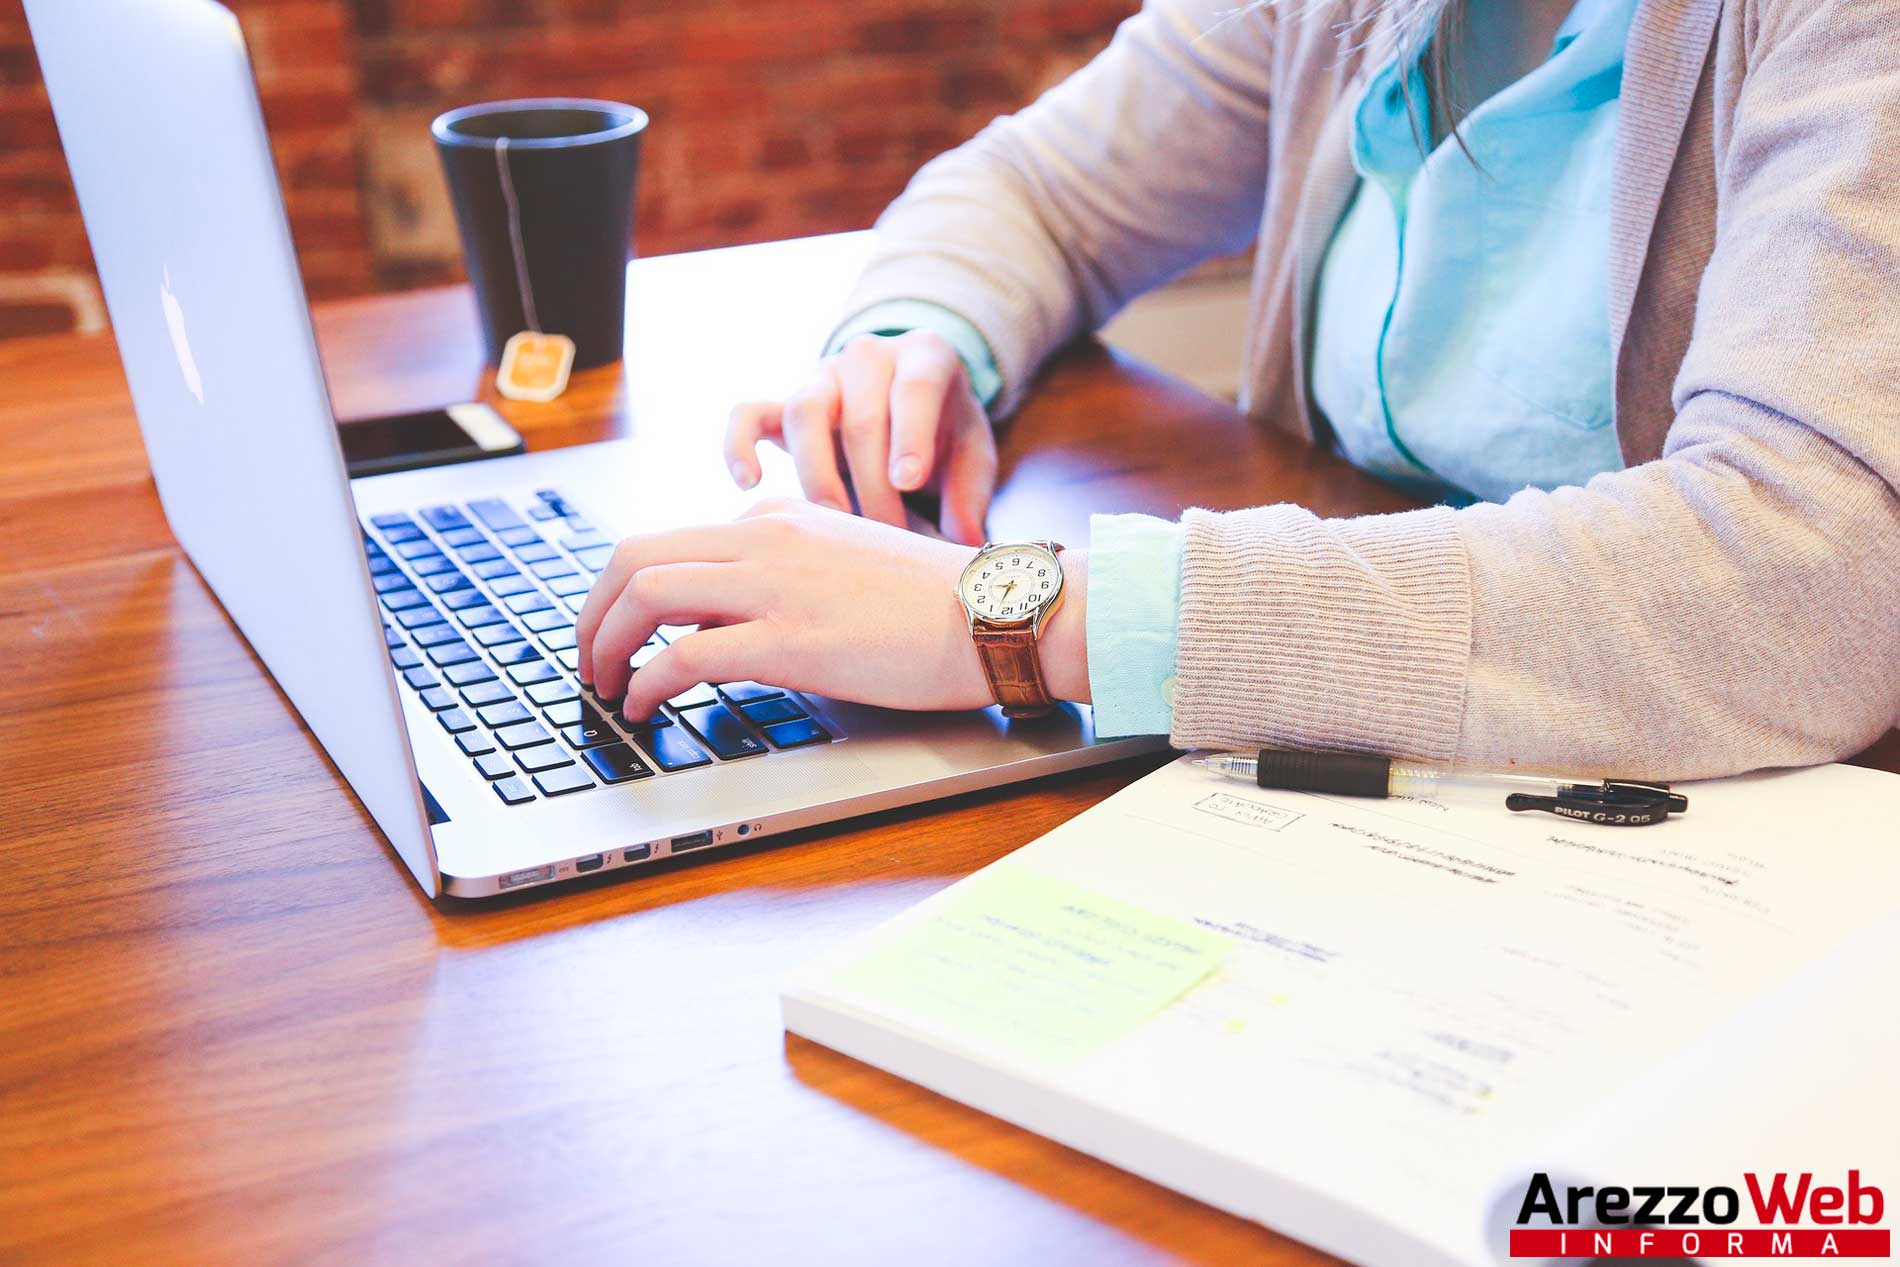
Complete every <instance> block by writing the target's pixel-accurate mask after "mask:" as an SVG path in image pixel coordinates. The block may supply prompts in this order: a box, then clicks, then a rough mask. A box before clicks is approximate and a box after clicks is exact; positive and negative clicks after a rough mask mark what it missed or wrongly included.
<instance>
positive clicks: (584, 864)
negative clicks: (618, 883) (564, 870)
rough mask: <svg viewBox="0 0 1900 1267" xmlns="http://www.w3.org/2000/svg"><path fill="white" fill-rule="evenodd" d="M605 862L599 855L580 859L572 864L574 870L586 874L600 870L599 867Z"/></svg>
mask: <svg viewBox="0 0 1900 1267" xmlns="http://www.w3.org/2000/svg"><path fill="white" fill-rule="evenodd" d="M606 861H607V860H606V859H605V858H603V857H601V856H600V855H599V854H595V855H594V856H593V857H591V858H582V859H580V860H579V861H577V862H576V863H575V864H574V870H576V871H579V872H583V873H584V872H588V871H598V870H600V868H601V866H602V865H603V864H604V863H605V862H606Z"/></svg>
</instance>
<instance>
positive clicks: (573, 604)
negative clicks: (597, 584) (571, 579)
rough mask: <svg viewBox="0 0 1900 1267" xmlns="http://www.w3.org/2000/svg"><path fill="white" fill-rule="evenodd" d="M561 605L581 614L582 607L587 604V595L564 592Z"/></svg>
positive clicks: (576, 613)
mask: <svg viewBox="0 0 1900 1267" xmlns="http://www.w3.org/2000/svg"><path fill="white" fill-rule="evenodd" d="M590 588H591V587H590ZM561 605H562V606H563V607H565V608H567V609H568V610H569V611H571V612H573V613H574V614H575V615H576V616H578V615H580V614H581V608H583V607H585V606H587V595H585V594H563V595H561Z"/></svg>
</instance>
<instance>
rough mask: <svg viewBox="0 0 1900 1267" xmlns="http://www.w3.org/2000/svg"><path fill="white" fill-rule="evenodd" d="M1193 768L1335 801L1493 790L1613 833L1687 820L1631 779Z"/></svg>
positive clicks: (1249, 762) (1677, 801)
mask: <svg viewBox="0 0 1900 1267" xmlns="http://www.w3.org/2000/svg"><path fill="white" fill-rule="evenodd" d="M1194 764H1195V765H1197V766H1200V767H1201V768H1202V769H1203V770H1210V771H1213V772H1214V773H1216V774H1225V775H1228V776H1230V777H1232V778H1238V779H1247V780H1249V781H1250V782H1252V783H1254V784H1255V785H1257V786H1259V787H1264V788H1279V789H1282V790H1284V791H1289V792H1326V793H1331V794H1333V795H1336V796H1374V797H1388V796H1409V797H1417V798H1419V799H1429V798H1431V797H1434V796H1436V795H1437V794H1438V792H1439V790H1440V789H1442V788H1446V787H1472V788H1480V789H1483V788H1496V789H1499V790H1502V791H1504V792H1506V793H1507V795H1506V796H1505V798H1504V807H1505V808H1506V809H1510V810H1543V811H1545V812H1546V813H1550V814H1557V815H1559V816H1561V817H1563V818H1572V819H1576V820H1578V821H1580V822H1587V823H1602V824H1604V825H1606V826H1610V827H1646V826H1648V825H1649V824H1651V823H1660V822H1662V821H1663V820H1664V819H1666V818H1668V817H1669V816H1670V815H1671V814H1686V813H1688V812H1689V798H1688V797H1686V796H1684V795H1682V793H1680V792H1672V791H1670V790H1669V785H1668V784H1667V783H1649V782H1644V781H1641V780H1635V779H1573V778H1564V777H1562V776H1560V775H1548V774H1507V773H1499V772H1496V771H1490V770H1472V769H1466V768H1462V767H1459V766H1449V765H1435V764H1432V763H1430V762H1425V761H1394V760H1392V759H1391V758H1390V757H1376V756H1369V755H1367V754H1364V753H1355V752H1292V751H1285V750H1281V749H1275V748H1262V749H1261V750H1260V752H1259V755H1258V756H1252V757H1250V756H1246V755H1244V754H1241V753H1231V752H1230V753H1219V754H1216V755H1214V756H1209V757H1200V758H1198V759H1196V760H1195V762H1194Z"/></svg>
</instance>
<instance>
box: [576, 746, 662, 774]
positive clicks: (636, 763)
mask: <svg viewBox="0 0 1900 1267" xmlns="http://www.w3.org/2000/svg"><path fill="white" fill-rule="evenodd" d="M581 758H582V759H583V760H585V761H586V762H587V764H588V765H589V766H590V767H592V768H593V771H594V773H595V774H596V775H598V776H599V777H600V781H601V782H602V783H629V782H632V781H633V780H634V779H649V778H652V777H653V770H652V767H650V766H648V765H647V763H646V762H644V761H642V760H640V754H639V753H637V752H635V751H634V750H633V749H632V748H631V747H630V746H629V745H627V744H624V743H617V744H609V745H608V746H607V747H605V748H592V749H589V750H588V751H586V752H583V753H582V754H581Z"/></svg>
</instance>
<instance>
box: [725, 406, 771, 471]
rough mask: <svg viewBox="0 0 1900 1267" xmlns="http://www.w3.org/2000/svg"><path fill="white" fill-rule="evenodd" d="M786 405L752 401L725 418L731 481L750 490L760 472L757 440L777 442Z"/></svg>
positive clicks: (727, 458)
mask: <svg viewBox="0 0 1900 1267" xmlns="http://www.w3.org/2000/svg"><path fill="white" fill-rule="evenodd" d="M784 417H785V406H784V405H782V404H780V403H779V402H777V401H772V400H755V401H749V402H747V403H746V404H743V405H739V406H737V407H736V408H735V409H733V411H732V414H731V416H730V417H728V418H727V419H726V469H728V470H730V471H731V472H732V482H733V483H735V484H737V485H738V486H739V487H740V488H751V487H753V486H754V485H756V484H757V483H758V482H759V479H760V478H761V476H762V474H763V472H762V470H761V469H760V467H759V441H760V440H767V439H771V440H776V439H778V438H779V437H780V435H781V434H782V431H781V427H782V425H783V420H784Z"/></svg>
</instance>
